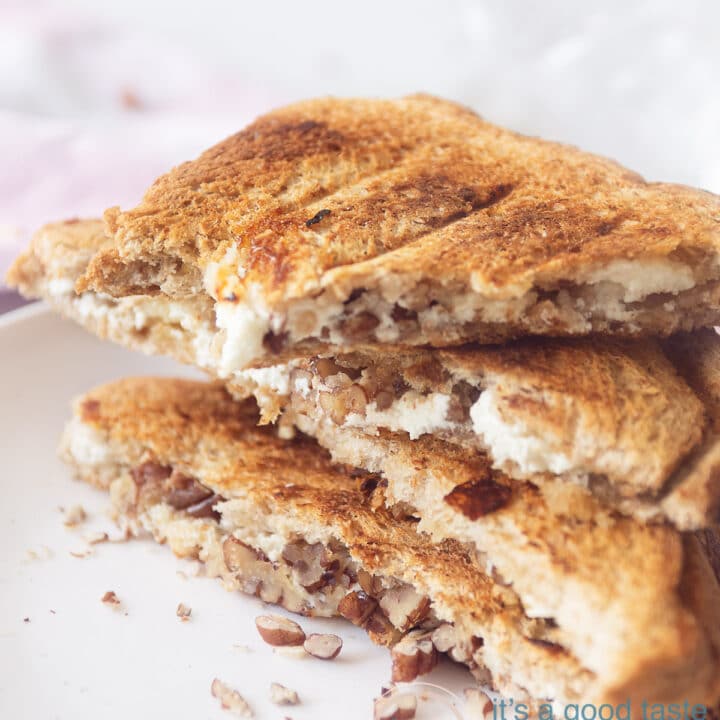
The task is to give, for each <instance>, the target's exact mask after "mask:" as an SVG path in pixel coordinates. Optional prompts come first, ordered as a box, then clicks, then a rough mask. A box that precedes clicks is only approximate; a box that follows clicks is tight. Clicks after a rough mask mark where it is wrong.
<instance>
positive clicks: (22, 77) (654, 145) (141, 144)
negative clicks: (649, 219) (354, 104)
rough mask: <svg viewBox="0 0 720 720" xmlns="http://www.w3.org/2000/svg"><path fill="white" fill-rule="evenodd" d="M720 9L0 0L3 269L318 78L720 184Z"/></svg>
mask: <svg viewBox="0 0 720 720" xmlns="http://www.w3.org/2000/svg"><path fill="white" fill-rule="evenodd" d="M719 22H720V3H718V2H713V0H705V1H704V0H684V1H683V2H677V1H672V2H671V1H668V0H648V1H638V0H635V1H633V0H621V1H618V0H604V1H603V2H584V1H580V0H575V1H572V0H546V1H544V2H529V1H523V0H504V1H503V0H494V1H492V2H491V1H488V0H485V1H481V2H471V1H470V0H444V1H443V2H438V1H435V2H429V1H427V0H416V1H414V2H392V1H391V0H384V1H378V0H365V1H364V2H352V3H347V2H345V3H343V2H339V1H338V0H335V1H333V2H330V1H329V0H303V1H302V2H286V3H281V2H262V1H261V0H255V2H243V1H241V0H203V1H202V2H201V1H200V0H197V1H196V2H190V3H179V2H177V1H175V0H161V1H155V2H153V1H149V0H122V1H120V0H114V1H113V2H101V1H100V0H30V1H27V0H0V271H2V269H3V266H4V265H6V264H7V262H8V261H9V258H10V257H11V256H12V255H13V254H14V252H15V251H16V248H17V247H18V246H19V245H21V244H22V243H23V242H25V239H26V238H27V236H28V234H29V233H30V232H31V231H32V230H33V229H34V228H36V227H37V226H38V225H40V224H42V223H43V222H46V221H49V220H52V219H56V218H61V217H68V216H75V215H94V214H97V213H99V212H101V211H102V210H103V209H104V208H105V207H107V206H109V205H113V204H120V205H129V204H130V203H134V202H135V201H136V200H137V199H138V198H139V196H140V194H141V192H142V190H143V188H144V187H145V186H146V185H147V184H148V183H149V182H150V181H151V180H152V179H153V178H154V177H155V176H156V175H157V174H159V173H160V172H162V171H163V170H165V169H167V168H168V167H169V166H171V165H172V164H175V163H177V162H179V161H181V160H184V159H188V158H189V157H192V156H193V155H195V154H196V153H198V152H199V151H200V150H202V149H203V148H205V147H207V146H209V145H210V144H212V143H214V142H215V141H217V140H219V139H220V138H222V137H223V136H225V135H227V134H230V133H231V132H233V131H235V130H237V129H239V128H240V127H241V126H242V125H243V124H244V123H246V122H247V121H248V120H250V119H251V118H252V117H253V116H255V115H257V114H258V113H261V112H263V111H265V110H267V109H269V108H270V107H272V106H274V105H278V104H282V103H285V102H287V101H290V100H294V99H298V98H303V97H307V96H313V95H326V94H335V95H371V96H383V95H384V96H392V95H400V94H404V93H408V92H414V91H418V90H424V91H429V92H433V93H437V94H440V95H445V96H448V97H451V98H454V99H457V100H461V101H464V102H465V103H467V104H469V105H472V106H473V107H474V108H475V109H477V110H478V111H480V112H481V113H482V114H484V115H485V116H486V117H488V118H489V119H491V120H493V121H497V122H499V123H502V124H505V125H508V126H510V127H512V128H514V129H517V130H520V131H523V132H527V133H531V134H538V135H543V136H546V137H549V138H553V139H560V140H565V141H568V142H571V143H575V144H578V145H581V146H583V147H585V148H587V149H590V150H594V151H597V152H600V153H604V154H607V155H609V156H611V157H614V158H616V159H618V160H620V161H621V162H623V163H625V164H627V165H629V166H631V167H632V168H633V169H636V170H638V171H640V172H642V173H644V174H645V175H646V176H648V177H649V178H651V179H663V180H671V181H676V182H686V183H690V184H693V185H699V186H702V187H704V188H707V189H711V190H714V191H720V143H719V142H718V128H719V127H720V93H718V91H717V87H718V75H720V73H719V72H718V71H720V42H718V39H717V28H718V24H719ZM128 96H132V98H133V99H135V100H136V101H137V102H136V103H134V102H132V101H131V102H129V103H128V101H127V97H128ZM128 105H131V106H132V105H138V106H139V107H128Z"/></svg>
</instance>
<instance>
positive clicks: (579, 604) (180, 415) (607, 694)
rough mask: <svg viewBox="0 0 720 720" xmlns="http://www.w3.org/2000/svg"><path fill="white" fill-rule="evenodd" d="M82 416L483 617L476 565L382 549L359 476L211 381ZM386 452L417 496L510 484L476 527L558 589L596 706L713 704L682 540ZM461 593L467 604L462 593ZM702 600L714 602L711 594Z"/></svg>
mask: <svg viewBox="0 0 720 720" xmlns="http://www.w3.org/2000/svg"><path fill="white" fill-rule="evenodd" d="M77 412H78V413H79V415H80V417H81V418H82V419H83V420H84V421H85V422H86V423H88V424H90V425H91V426H93V427H95V428H96V429H99V430H100V431H101V434H102V435H103V436H104V437H107V438H109V440H108V442H110V443H114V444H115V445H120V446H122V447H123V448H126V450H125V451H126V452H127V453H128V454H132V455H133V457H129V462H136V461H137V460H138V459H139V458H141V457H142V456H143V454H144V453H149V455H150V456H151V457H154V458H157V459H158V461H159V462H172V464H173V465H175V466H177V467H179V468H180V470H181V471H183V472H187V473H189V474H190V475H192V476H195V477H199V478H200V479H201V480H202V482H203V483H204V484H206V485H208V486H209V487H211V488H212V489H213V490H215V491H216V492H219V493H221V494H222V495H223V496H225V497H228V498H232V497H252V501H253V502H254V503H256V504H258V506H259V507H264V508H265V510H266V511H267V512H271V513H272V512H278V513H292V514H294V515H296V516H298V517H300V518H305V519H306V521H307V523H320V524H328V523H332V524H333V525H334V526H338V524H340V525H341V526H343V527H344V528H345V530H344V532H346V533H347V536H348V537H351V536H355V537H356V538H365V540H363V542H365V543H366V544H367V549H366V552H367V558H368V562H371V556H372V555H373V554H377V553H379V554H380V555H382V556H383V557H384V558H386V559H387V558H391V557H395V558H396V562H398V563H399V564H408V565H412V567H413V568H414V569H416V571H417V572H418V573H420V572H423V571H424V566H425V565H427V566H429V567H432V568H433V572H434V573H446V574H445V575H444V576H443V582H442V584H441V586H442V587H444V588H446V592H447V594H448V596H449V599H448V598H447V597H446V598H445V601H446V602H452V603H455V604H456V607H458V609H459V611H462V612H470V613H472V612H476V611H477V608H478V605H477V603H478V602H482V597H481V596H476V595H475V594H474V593H476V592H477V588H475V589H473V588H474V585H475V583H476V580H472V579H471V577H472V576H471V575H465V574H464V573H465V572H470V570H469V569H468V570H467V571H462V572H460V571H459V570H458V569H457V568H450V567H449V563H446V565H447V567H445V568H443V567H442V565H443V561H442V554H440V555H438V554H437V553H436V550H434V549H432V550H422V551H421V550H418V549H417V548H418V545H419V544H423V543H425V541H423V540H420V539H418V538H417V537H415V536H414V535H413V534H412V533H409V534H406V533H405V531H402V532H400V531H399V530H398V531H397V532H396V528H395V527H394V526H392V527H391V526H384V527H383V528H382V532H383V534H384V537H386V538H387V539H388V541H387V543H385V541H383V542H382V543H378V542H375V541H374V540H373V537H374V535H376V534H377V533H378V531H379V528H378V522H379V520H378V515H377V514H373V513H372V512H370V511H368V510H365V509H363V508H362V507H361V504H362V494H361V493H360V492H359V491H358V490H356V489H353V487H352V484H351V483H352V481H351V480H341V478H342V477H347V476H344V475H343V471H342V470H339V469H338V468H336V467H333V466H332V465H331V463H330V461H329V459H328V458H327V457H326V456H325V455H324V454H322V453H321V452H319V451H318V449H317V448H316V446H314V445H313V444H312V443H310V442H309V441H307V440H305V439H298V440H295V441H292V442H291V443H284V442H281V441H279V440H278V439H277V438H276V437H274V436H273V435H272V433H271V431H269V430H268V429H267V428H266V429H263V428H257V427H255V426H254V422H255V419H256V416H255V413H256V410H255V408H254V407H253V406H252V404H250V403H245V404H237V403H233V402H231V400H230V399H229V397H228V396H227V394H226V393H225V391H224V390H223V389H221V388H220V387H218V386H217V385H203V384H199V383H190V382H182V381H168V380H125V381H120V382H118V383H114V384H112V385H109V386H105V387H103V388H99V389H98V390H96V391H93V392H91V393H89V394H88V395H87V396H86V397H85V399H84V400H83V401H81V403H80V404H79V405H78V410H77ZM382 453H383V455H384V456H385V457H388V458H391V457H393V458H395V459H396V460H397V461H398V462H404V463H406V464H407V465H408V466H409V467H413V468H414V469H415V473H416V474H415V475H413V474H412V473H411V475H410V476H409V478H408V480H409V481H410V482H411V483H417V484H418V486H420V485H422V484H423V483H427V482H428V478H429V477H431V476H432V477H433V478H435V480H434V484H435V485H437V484H438V483H439V484H440V485H441V488H440V492H448V493H449V492H451V491H452V490H453V488H454V487H456V486H457V485H458V484H461V483H463V482H465V481H475V482H476V481H477V480H478V479H479V478H480V477H487V478H488V479H489V480H490V481H492V482H498V483H500V484H503V485H505V486H507V487H511V489H512V497H511V499H510V502H509V503H508V504H507V505H506V506H505V507H502V508H496V509H495V510H494V512H491V513H490V514H489V515H487V516H484V517H482V518H480V519H479V520H477V521H475V522H473V523H471V524H472V525H473V526H480V525H482V526H486V527H489V526H493V525H494V527H495V528H496V530H495V533H496V534H495V538H496V540H497V541H498V542H502V541H501V540H500V539H501V538H503V537H504V538H505V540H504V542H505V543H506V544H511V545H513V551H512V553H511V554H512V555H514V556H515V557H516V558H517V561H518V562H520V563H522V564H524V566H525V570H526V572H527V573H528V576H529V579H530V581H531V582H534V581H535V580H536V579H537V578H539V577H543V578H544V579H543V580H541V581H539V582H540V583H544V585H542V587H541V588H539V590H540V592H541V594H542V593H549V594H555V593H557V592H558V591H559V592H560V593H561V595H560V596H559V598H560V599H559V600H558V602H559V605H558V606H557V607H556V608H555V609H556V610H558V614H557V615H556V620H557V622H558V624H559V626H560V630H561V632H562V633H563V639H564V642H565V643H566V644H567V645H568V647H570V648H571V649H572V650H573V651H574V652H575V653H576V654H577V655H578V657H579V658H580V659H581V660H582V661H583V662H587V663H588V664H589V667H590V668H591V669H592V670H593V671H594V672H596V673H597V674H598V679H597V685H595V686H593V688H592V689H591V690H590V691H589V695H588V697H589V698H594V697H598V698H599V697H602V698H613V699H615V700H616V701H618V702H620V701H624V700H626V699H627V697H628V696H630V697H633V698H640V697H655V698H657V699H658V701H670V700H671V699H672V698H678V697H683V698H684V697H697V698H698V699H702V701H705V702H708V703H709V702H710V701H715V699H716V698H717V696H718V695H719V694H720V672H718V650H717V647H716V645H715V638H714V636H708V635H706V634H705V632H704V630H703V628H704V627H705V624H706V617H705V616H706V614H707V613H708V612H710V611H709V610H708V603H706V602H705V601H704V600H702V601H701V600H696V599H692V598H688V597H686V596H684V595H683V594H682V593H681V592H680V591H679V588H680V586H681V585H682V583H683V577H684V576H685V575H686V574H687V573H688V572H690V570H688V568H690V567H691V566H690V565H688V563H689V562H690V560H689V559H688V558H689V556H688V551H687V550H686V549H684V547H683V541H682V539H681V536H680V535H679V534H678V533H676V532H675V531H672V530H670V529H668V528H666V527H662V526H655V527H647V526H642V525H640V524H638V523H635V522H633V521H631V520H628V519H621V518H617V517H614V516H613V515H612V514H610V513H607V512H605V511H603V510H602V509H601V508H599V507H598V505H597V503H596V502H595V501H594V500H593V499H592V498H591V497H590V496H589V495H588V494H586V493H585V494H584V493H582V492H581V491H580V490H579V489H577V488H568V486H567V484H562V485H559V487H558V490H557V496H556V498H554V499H553V500H552V502H551V500H550V499H548V497H547V496H544V495H541V494H540V493H538V492H537V490H535V489H533V488H532V486H530V485H528V484H524V483H518V482H517V481H512V480H509V479H508V478H503V477H502V476H500V475H498V474H497V473H490V471H489V469H488V467H487V464H486V463H485V464H483V463H482V461H481V460H479V459H478V460H474V461H472V462H471V461H468V459H467V457H466V456H465V455H464V454H463V453H462V452H461V451H460V450H459V449H458V448H456V447H453V446H447V445H446V444H444V443H441V442H439V441H434V440H431V439H430V440H420V441H418V442H415V443H411V442H407V441H399V440H397V439H392V438H388V440H387V444H386V447H384V448H382ZM389 489H390V488H389ZM417 492H418V494H420V493H421V492H423V490H422V488H421V487H418V491H417ZM441 497H442V496H441ZM434 507H435V508H436V511H435V512H434V520H436V521H437V522H439V523H444V522H445V521H446V519H448V518H449V520H448V522H447V528H448V529H451V531H452V532H454V531H455V530H456V529H457V527H458V525H457V517H456V516H457V515H458V511H457V510H455V509H453V508H452V507H451V506H449V505H448V504H447V503H442V501H440V502H439V503H437V504H436V505H435V506H434ZM448 513H450V514H448ZM298 514H299V515H298ZM460 517H462V514H461V513H460ZM398 532H400V534H397V533H398ZM418 537H419V536H418ZM458 539H460V540H463V541H468V540H470V541H472V538H470V537H466V536H463V537H459V538H458ZM399 548H403V550H402V552H401V551H400V550H399ZM405 548H409V549H408V550H407V552H408V553H410V554H405ZM488 550H489V551H490V550H491V549H490V548H488ZM426 552H427V553H429V554H428V555H425V553H426ZM499 570H500V572H501V573H502V572H504V568H503V567H499ZM458 573H460V574H458ZM538 573H539V575H538ZM698 577H700V575H698ZM703 577H704V579H702V580H697V581H693V584H692V587H693V588H696V590H697V592H698V593H699V594H702V593H703V592H705V591H704V590H703V587H704V584H706V583H707V582H708V579H707V577H706V576H703ZM512 579H513V580H515V578H512ZM515 586H516V587H519V586H520V583H515ZM456 587H457V588H460V589H461V594H458V595H456V594H455V593H454V588H456ZM553 588H555V590H553ZM693 592H694V591H693ZM707 592H708V593H710V595H709V596H712V593H714V592H717V588H716V587H714V589H713V588H712V587H711V588H710V589H708V591H707ZM520 594H521V597H523V596H524V594H525V593H524V591H523V592H521V593H520ZM450 596H451V597H450ZM709 596H708V597H709ZM694 597H695V595H693V598H694ZM698 597H700V595H698ZM583 638H584V639H583ZM640 692H642V693H643V695H640V694H638V693H640Z"/></svg>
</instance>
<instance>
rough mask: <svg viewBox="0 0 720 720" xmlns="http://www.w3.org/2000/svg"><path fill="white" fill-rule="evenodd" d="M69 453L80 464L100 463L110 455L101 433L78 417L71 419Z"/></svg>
mask: <svg viewBox="0 0 720 720" xmlns="http://www.w3.org/2000/svg"><path fill="white" fill-rule="evenodd" d="M71 424H72V429H71V431H70V447H69V450H70V454H71V455H72V456H73V458H74V459H75V460H76V461H77V463H78V464H80V465H102V464H103V463H105V462H106V461H107V460H108V458H109V455H110V451H109V450H108V448H107V445H106V444H105V441H104V440H103V437H102V435H100V433H99V432H98V431H97V430H96V429H95V428H93V427H91V426H90V425H86V424H85V423H83V422H82V421H81V420H80V419H78V418H75V419H73V420H72V421H71Z"/></svg>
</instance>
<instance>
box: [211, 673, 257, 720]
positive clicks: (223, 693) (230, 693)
mask: <svg viewBox="0 0 720 720" xmlns="http://www.w3.org/2000/svg"><path fill="white" fill-rule="evenodd" d="M210 692H211V693H212V695H213V697H216V698H217V699H218V700H219V701H220V704H221V705H222V707H223V709H224V710H230V712H233V713H235V714H236V715H238V716H240V717H245V718H252V717H255V714H254V713H253V711H252V709H251V708H250V706H249V705H248V704H247V701H246V700H245V698H244V697H243V696H242V695H241V694H240V693H239V692H238V691H237V690H233V689H232V688H231V687H230V686H229V685H226V684H225V683H224V682H223V681H222V680H218V678H215V679H214V680H213V681H212V685H211V686H210Z"/></svg>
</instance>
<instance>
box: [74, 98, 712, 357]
mask: <svg viewBox="0 0 720 720" xmlns="http://www.w3.org/2000/svg"><path fill="white" fill-rule="evenodd" d="M719 213H720V203H719V202H718V199H717V198H716V197H715V196H713V195H711V194H709V193H704V192H701V191H697V190H692V189H689V188H684V187H678V186H673V185H667V184H662V183H647V182H645V181H644V180H643V179H642V178H641V177H639V176H638V175H636V174H634V173H631V172H629V171H628V170H626V169H625V168H622V167H621V166H619V165H617V164H615V163H613V162H611V161H608V160H606V159H603V158H599V157H596V156H593V155H590V154H588V153H583V152H581V151H579V150H576V149H574V148H571V147H567V146H562V145H558V144H555V143H549V142H544V141H540V140H538V139H535V138H527V137H523V136H520V135H517V134H515V133H512V132H510V131H507V130H503V129H501V128H498V127H495V126H493V125H491V124H490V123H487V122H485V121H484V120H482V119H481V118H479V117H478V116H477V115H475V114H474V113H472V112H470V111H469V110H467V109H465V108H462V107H460V106H458V105H455V104H453V103H450V102H447V101H443V100H439V99H436V98H432V97H429V96H423V95H420V96H412V97H408V98H404V99H401V100H395V101H372V100H335V99H325V100H314V101H308V102H304V103H298V104H297V105H293V106H290V107H286V108H282V109H280V110H276V111H274V112H272V113H269V114H268V115H265V116H263V117H261V118H259V119H258V120H257V121H255V122H254V123H253V124H252V125H250V126H249V127H248V128H246V129H245V130H243V131H241V132H239V133H237V134H236V135H233V136H232V137H230V138H228V139H227V140H225V141H223V142H221V143H219V144H218V145H216V146H215V147H213V148H211V149H210V150H208V151H206V152H205V153H203V154H202V155H201V156H200V157H199V158H198V159H197V160H195V161H192V162H189V163H184V164H183V165H181V166H179V167H178V168H175V169H174V170H172V171H171V172H170V173H168V174H167V175H165V176H163V177H161V178H159V179H158V180H157V181H156V182H155V183H154V184H153V185H152V187H151V188H150V189H149V190H148V192H147V194H146V195H145V198H144V199H143V202H142V203H141V204H140V205H139V206H138V207H137V208H135V209H133V210H129V211H126V212H120V211H119V210H117V209H113V210H111V211H109V212H108V214H107V216H106V219H107V222H108V228H109V231H110V233H111V234H112V235H113V236H114V238H115V240H116V242H117V244H116V246H115V247H113V248H110V249H108V250H107V251H105V252H101V253H100V254H99V255H98V257H97V258H96V259H95V260H94V261H93V263H92V264H91V265H90V267H89V269H88V272H87V275H86V276H85V278H84V280H82V281H81V284H80V286H79V287H80V288H81V289H86V288H87V287H94V288H95V289H97V290H102V291H104V292H109V293H111V294H115V295H118V294H127V293H135V292H138V291H140V290H143V291H149V292H153V291H157V289H158V288H159V287H160V286H163V283H164V282H165V281H167V280H168V276H169V272H170V270H172V272H173V274H174V275H176V276H177V274H178V272H182V273H183V278H182V279H180V280H178V279H177V278H175V279H174V280H173V283H175V285H176V287H175V290H176V291H177V292H179V293H182V292H194V291H197V290H198V289H199V287H200V274H199V272H198V271H201V270H204V269H205V268H206V267H207V265H208V263H209V262H210V261H211V260H218V259H220V258H222V257H223V256H224V255H225V253H226V251H227V249H228V248H231V247H232V248H235V247H237V250H238V257H239V262H240V264H241V265H242V267H243V273H242V277H239V276H238V277H237V278H236V280H237V282H236V283H234V284H233V295H234V296H235V297H236V299H237V300H238V301H240V300H242V299H243V297H244V295H245V294H246V292H247V291H248V288H250V287H252V286H255V285H257V286H259V287H260V288H261V295H262V297H263V300H264V301H265V303H266V304H267V306H268V307H269V308H270V309H271V310H276V311H283V310H284V308H286V307H287V306H288V305H289V304H290V303H291V302H293V301H295V300H298V299H300V298H311V297H314V296H316V295H317V294H318V293H320V292H321V291H322V290H324V289H328V288H330V289H331V290H332V291H333V293H334V294H335V295H337V296H338V297H339V298H340V299H344V298H347V297H348V296H349V295H350V293H351V292H352V291H353V290H356V289H360V288H364V289H366V290H375V291H380V292H381V293H382V294H383V295H385V296H387V295H388V294H390V295H395V296H399V295H401V294H402V293H403V292H404V291H405V290H407V289H409V288H413V287H418V286H423V285H427V286H428V288H429V292H430V294H431V295H432V296H438V293H441V292H442V291H447V290H450V289H453V288H454V289H456V290H457V292H459V293H460V294H466V295H467V294H472V293H473V292H477V293H480V294H482V295H484V296H487V297H491V298H508V297H517V296H519V295H522V294H524V293H525V292H527V291H528V290H530V289H531V288H536V289H540V290H555V291H557V290H558V289H560V288H562V287H564V286H566V285H568V284H570V285H572V284H574V283H580V284H582V283H583V282H584V281H585V280H588V281H589V282H592V280H591V279H588V277H587V273H588V271H590V270H593V269H597V268H603V267H606V266H607V265H608V263H611V262H613V261H616V260H632V261H640V260H657V259H661V258H665V259H670V260H673V261H677V262H680V263H684V264H685V265H687V266H689V267H691V268H693V269H694V271H695V282H696V285H697V287H696V289H695V290H692V291H690V292H695V293H700V294H699V295H698V298H700V297H702V299H703V300H704V307H695V308H692V307H690V308H686V311H685V313H684V314H683V315H682V316H681V315H680V314H678V313H676V312H675V311H674V310H666V309H664V308H663V306H662V303H660V304H658V306H657V307H655V306H653V307H652V308H651V309H650V310H648V312H647V313H645V314H643V313H640V314H639V315H638V316H637V317H635V319H634V320H633V321H632V322H626V321H622V320H619V321H614V320H612V319H611V318H609V317H608V318H604V319H603V318H598V322H597V324H596V326H595V327H594V328H593V322H594V321H593V320H592V318H590V322H589V323H588V324H587V327H575V328H574V329H571V328H570V327H569V326H568V327H563V325H562V323H561V322H559V321H558V320H557V318H555V319H550V318H547V319H546V326H544V325H543V322H544V321H543V320H542V317H540V316H542V315H543V313H544V312H545V311H544V310H543V307H542V303H540V304H539V305H538V307H537V308H536V314H537V315H538V317H535V318H534V319H532V322H531V321H530V320H528V319H527V318H524V319H522V318H521V319H519V320H518V319H515V320H498V321H495V320H494V321H492V322H490V323H488V324H487V325H483V323H479V321H478V320H477V318H476V319H475V320H474V321H472V322H471V323H469V325H468V326H467V327H465V326H464V325H463V323H462V322H461V321H459V320H457V319H455V320H454V321H453V322H452V323H451V327H450V328H445V329H444V330H443V332H442V333H440V335H433V334H432V333H430V334H429V335H427V336H425V337H416V338H415V339H413V340H412V342H413V343H417V342H428V341H429V342H432V343H433V344H449V343H452V344H457V343H459V342H462V341H463V340H468V339H470V340H473V339H474V340H480V341H483V342H487V341H492V340H497V339H502V338H506V337H508V336H512V335H518V334H522V333H527V332H528V331H532V332H536V333H541V334H565V333H568V332H573V333H574V332H581V333H584V332H588V330H590V329H596V330H598V329H599V330H602V331H604V332H610V333H613V332H618V333H637V332H649V331H655V332H664V333H667V332H670V331H672V330H674V329H678V328H685V329H692V327H694V326H696V325H697V324H710V323H711V322H713V319H714V318H715V319H716V318H720V310H719V307H720V305H719V304H718V303H719V301H720V298H719V297H718V295H719V294H720V290H719V289H718V287H717V280H718V272H717V254H718V253H717V250H718V236H719V234H718V230H719V227H720V225H719V223H720V214H719ZM163 267H164V270H163ZM438 268H441V269H442V273H440V274H439V273H438ZM232 272H236V270H233V271H232ZM635 272H636V274H637V273H638V272H640V270H636V271H635ZM163 278H164V280H163ZM701 288H705V289H704V290H701ZM165 289H166V290H168V288H167V287H165ZM706 291H707V292H706ZM212 292H215V290H212ZM218 292H219V291H218ZM703 293H705V294H703ZM667 299H670V300H672V295H670V297H669V298H665V300H667Z"/></svg>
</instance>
